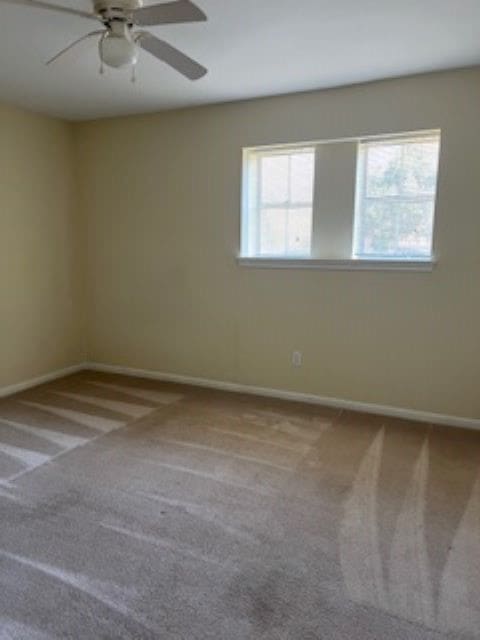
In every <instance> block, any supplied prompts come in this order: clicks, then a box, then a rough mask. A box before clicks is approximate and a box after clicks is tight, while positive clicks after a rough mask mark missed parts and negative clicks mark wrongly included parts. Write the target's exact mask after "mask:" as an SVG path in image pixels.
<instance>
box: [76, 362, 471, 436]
mask: <svg viewBox="0 0 480 640" xmlns="http://www.w3.org/2000/svg"><path fill="white" fill-rule="evenodd" d="M84 368H87V369H91V370H93V371H100V372H103V373H117V374H122V375H127V376H132V377H135V378H148V379H151V380H160V381H162V382H176V383H178V384H188V385H193V386H196V387H206V388H209V389H218V390H220V391H231V392H233V393H248V394H251V395H256V396H262V397H267V398H278V399H280V400H291V401H294V402H305V403H308V404H316V405H322V406H324V407H332V408H334V409H346V410H351V411H361V412H365V413H373V414H375V415H382V416H387V417H390V418H403V419H405V420H415V421H418V422H427V423H429V424H437V425H446V426H450V427H460V428H464V429H475V430H480V419H476V418H460V417H457V416H449V415H443V414H437V413H429V412H426V411H416V410H415V409H405V408H400V407H389V406H384V405H379V404H370V403H367V402H355V401H352V400H345V399H342V398H330V397H323V396H317V395H313V394H309V393H299V392H296V391H282V390H280V389H268V388H265V387H255V386H252V385H246V384H238V383H236V382H222V381H219V380H208V379H206V378H197V377H192V376H183V375H178V374H175V373H162V372H160V371H149V370H143V369H132V368H130V367H122V366H117V365H109V364H101V363H99V362H89V363H86V364H85V367H84Z"/></svg>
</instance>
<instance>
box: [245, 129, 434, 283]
mask: <svg viewBox="0 0 480 640" xmlns="http://www.w3.org/2000/svg"><path fill="white" fill-rule="evenodd" d="M437 135H440V136H441V130H440V129H423V130H418V131H409V132H398V133H395V132H394V133H383V134H376V135H364V136H351V137H345V138H335V139H318V140H309V141H302V142H292V143H285V144H282V143H278V144H270V145H261V146H255V147H245V148H244V149H243V163H242V170H243V174H242V176H243V177H242V197H241V211H240V233H241V247H242V251H243V249H244V243H245V238H246V235H245V234H246V231H247V227H248V222H247V219H246V218H247V216H246V215H245V211H246V209H247V207H248V203H249V190H248V182H249V181H248V180H245V176H248V158H249V154H250V153H251V152H258V151H265V152H273V151H277V150H278V152H282V151H285V150H289V149H292V150H293V149H295V148H297V149H298V148H308V147H317V146H318V145H323V144H337V143H341V142H356V143H357V144H361V143H365V142H370V143H374V142H378V144H382V143H384V142H386V141H393V140H395V139H398V140H399V141H400V140H401V141H406V140H409V139H416V138H418V137H431V136H437ZM440 145H441V141H440ZM355 197H356V198H357V197H358V192H357V191H356V196H355ZM435 200H436V201H437V200H438V177H437V191H436V194H435ZM314 207H315V203H314ZM352 213H353V224H352V233H353V234H355V232H356V230H355V224H356V215H355V213H356V211H355V210H354V211H353V212H352ZM435 214H436V211H435ZM313 215H314V216H315V210H314V212H313ZM436 222H437V220H436V215H434V224H433V233H432V255H431V257H429V258H425V259H424V258H408V257H405V258H397V257H393V258H388V257H385V258H383V257H382V258H380V257H379V258H375V257H372V258H364V257H361V256H359V257H356V256H355V255H354V253H353V252H354V249H355V247H354V244H353V242H352V257H351V258H349V259H338V260H337V259H335V260H333V259H322V258H316V257H314V256H312V257H309V256H305V257H298V258H297V257H295V258H292V257H288V256H285V257H282V256H280V257H279V256H272V257H268V256H246V255H243V254H242V253H240V254H239V255H238V256H237V259H236V261H237V265H238V266H240V267H245V268H250V269H295V270H298V269H314V270H321V271H403V272H420V273H422V272H423V273H431V272H433V270H434V269H435V267H436V266H437V264H438V257H437V256H436V255H435V241H436Z"/></svg>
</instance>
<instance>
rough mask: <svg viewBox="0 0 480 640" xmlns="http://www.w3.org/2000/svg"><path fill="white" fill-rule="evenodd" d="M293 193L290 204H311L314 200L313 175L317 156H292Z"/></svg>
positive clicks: (306, 154) (305, 154) (304, 154)
mask: <svg viewBox="0 0 480 640" xmlns="http://www.w3.org/2000/svg"><path fill="white" fill-rule="evenodd" d="M291 163H292V164H291V193H290V202H292V203H293V202H296V203H299V204H303V203H311V202H312V198H313V174H314V164H315V156H314V154H313V151H312V152H310V153H298V154H292V156H291Z"/></svg>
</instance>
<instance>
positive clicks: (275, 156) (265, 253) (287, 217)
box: [244, 148, 315, 257]
mask: <svg viewBox="0 0 480 640" xmlns="http://www.w3.org/2000/svg"><path fill="white" fill-rule="evenodd" d="M247 163H248V173H249V180H248V185H247V187H248V195H247V198H248V212H247V216H246V220H244V223H245V228H244V231H245V237H244V241H245V242H244V254H245V255H248V256H258V257H280V256H283V257H308V256H309V255H310V250H311V236H312V208H313V174H314V165H315V150H314V149H313V148H292V149H283V150H278V151H277V150H271V151H258V152H257V151H252V152H250V153H249V154H248V157H247Z"/></svg>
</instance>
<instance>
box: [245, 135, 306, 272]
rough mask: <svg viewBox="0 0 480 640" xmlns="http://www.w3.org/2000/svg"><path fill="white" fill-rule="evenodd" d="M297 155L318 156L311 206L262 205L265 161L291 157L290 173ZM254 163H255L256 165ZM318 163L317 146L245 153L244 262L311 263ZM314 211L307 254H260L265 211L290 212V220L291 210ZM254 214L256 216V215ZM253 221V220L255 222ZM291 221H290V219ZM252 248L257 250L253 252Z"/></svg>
mask: <svg viewBox="0 0 480 640" xmlns="http://www.w3.org/2000/svg"><path fill="white" fill-rule="evenodd" d="M295 151H297V152H301V151H304V152H305V153H306V152H308V151H311V152H312V153H313V156H314V166H313V185H312V199H311V202H308V203H307V202H292V201H291V200H290V199H288V200H286V201H285V202H282V203H267V204H266V205H265V203H262V201H261V184H262V164H261V160H262V158H265V157H269V156H275V155H288V156H289V170H290V164H291V159H290V156H291V155H292V154H293V153H295ZM252 159H254V162H252ZM315 162H316V144H315V143H310V144H302V143H299V144H290V145H275V146H269V147H253V148H248V149H244V150H243V176H242V182H243V184H242V212H241V221H242V222H241V236H242V237H241V254H240V257H241V258H249V259H251V260H255V259H258V260H269V259H272V260H295V259H300V260H302V259H311V257H312V253H311V252H312V236H313V213H314V208H315V202H314V200H315ZM290 191H291V183H290V180H289V192H290ZM310 207H311V210H312V219H311V229H310V248H309V250H308V251H307V252H305V253H291V254H288V253H284V254H266V253H261V252H260V243H261V233H260V225H261V215H260V214H261V211H262V209H272V210H275V209H277V210H280V211H281V210H286V211H287V216H288V211H289V210H295V209H297V210H300V209H306V208H310ZM252 213H253V215H252ZM252 218H253V220H252ZM287 219H288V218H287ZM252 246H254V250H253V251H252Z"/></svg>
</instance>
